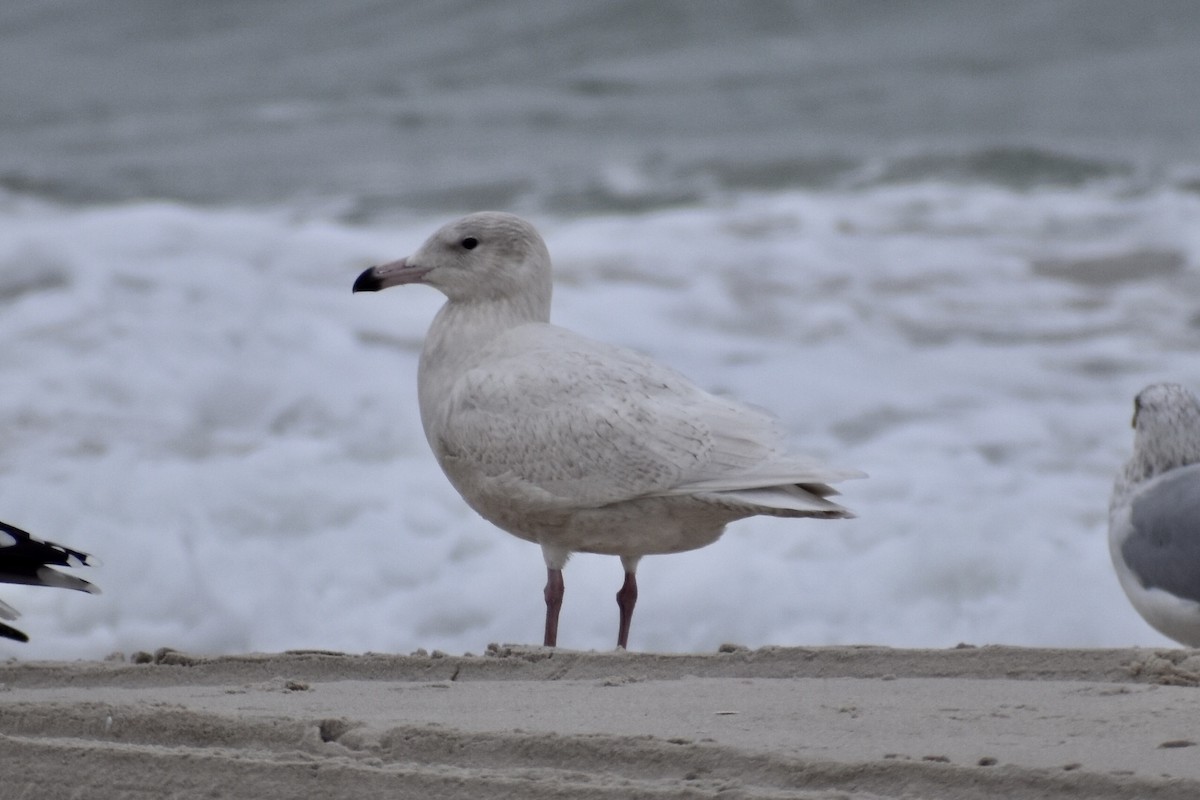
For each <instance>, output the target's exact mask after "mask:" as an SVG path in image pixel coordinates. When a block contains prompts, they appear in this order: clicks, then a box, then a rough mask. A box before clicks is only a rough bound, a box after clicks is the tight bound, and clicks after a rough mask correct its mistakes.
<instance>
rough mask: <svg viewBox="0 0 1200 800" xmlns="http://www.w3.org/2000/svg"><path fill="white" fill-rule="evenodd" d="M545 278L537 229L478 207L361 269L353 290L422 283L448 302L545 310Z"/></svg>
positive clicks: (547, 301) (547, 264) (544, 254)
mask: <svg viewBox="0 0 1200 800" xmlns="http://www.w3.org/2000/svg"><path fill="white" fill-rule="evenodd" d="M551 280H552V278H551V270H550V254H549V252H548V251H547V250H546V243H545V242H543V241H542V237H541V236H540V235H539V234H538V232H537V230H535V229H534V227H533V226H532V225H530V224H529V223H528V222H526V221H525V220H523V219H521V218H520V217H517V216H514V215H512V214H505V213H502V212H499V211H483V212H480V213H478V214H471V215H469V216H466V217H463V218H462V219H458V220H455V221H454V222H451V223H448V224H446V225H443V226H442V227H441V228H439V229H438V230H437V232H435V233H434V234H433V235H432V236H430V237H429V238H428V239H427V240H425V243H424V244H423V245H421V247H420V249H418V250H417V251H416V252H415V253H413V254H412V255H410V256H408V257H407V258H402V259H399V260H398V261H392V262H390V263H387V264H380V265H379V266H375V267H371V268H370V269H368V270H366V271H365V272H363V273H362V274H361V275H359V276H358V279H357V280H355V281H354V291H355V292H377V291H379V290H380V289H386V288H388V287H389V286H399V285H401V284H405V283H423V284H426V285H428V286H432V287H434V288H435V289H438V290H439V291H441V292H442V293H443V294H444V295H446V297H447V298H449V299H450V301H451V302H462V303H471V302H488V301H495V300H500V301H504V300H515V301H519V302H522V303H529V302H533V303H534V304H536V305H544V306H545V308H546V311H547V315H548V313H549V305H550V291H551Z"/></svg>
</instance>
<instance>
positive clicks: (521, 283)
mask: <svg viewBox="0 0 1200 800" xmlns="http://www.w3.org/2000/svg"><path fill="white" fill-rule="evenodd" d="M551 282H552V276H551V267H550V255H549V253H548V252H547V250H546V245H545V243H544V242H543V241H542V237H541V236H540V235H538V232H537V231H536V230H534V228H533V226H532V225H530V224H529V223H528V222H526V221H525V220H523V219H521V218H519V217H516V216H513V215H511V214H504V213H498V212H483V213H478V214H472V215H470V216H467V217H464V218H462V219H459V220H457V221H455V222H451V223H449V224H447V225H445V226H444V227H442V228H441V229H440V230H438V231H437V232H436V233H434V234H433V235H432V236H431V237H429V239H428V240H426V242H425V243H424V244H423V245H421V247H420V249H419V250H417V251H416V252H415V253H413V254H412V255H411V256H409V257H407V258H403V259H400V260H399V261H393V262H391V263H387V264H383V265H380V266H376V267H371V268H370V269H368V270H366V271H365V272H363V273H362V274H361V275H359V276H358V279H357V280H356V281H355V282H354V291H355V292H375V291H379V290H380V289H385V288H387V287H389V286H396V285H399V284H406V283H421V284H426V285H429V286H432V287H434V288H435V289H438V290H439V291H441V292H442V293H443V294H445V295H446V298H447V301H446V303H445V305H443V306H442V308H441V310H440V311H439V312H438V313H437V316H436V317H435V318H434V320H433V324H432V325H431V326H430V328H429V332H428V333H427V334H426V336H425V343H424V347H423V349H422V351H421V360H420V366H419V368H418V373H417V387H418V388H417V391H418V397H419V403H420V410H421V422H422V424H423V426H424V428H425V436H426V438H427V439H428V440H429V446H430V447H431V448H432V449H433V453H434V456H435V457H436V458H437V461H438V463H439V464H440V465H441V467H442V470H443V471H444V472H445V473H446V477H447V478H449V479H450V483H451V484H453V485H454V488H455V489H457V490H458V492H459V494H461V495H462V497H463V499H464V500H465V501H466V502H467V504H468V505H470V506H471V508H473V509H474V510H475V511H477V512H478V513H479V514H480V515H481V516H483V517H484V518H485V519H487V520H488V521H490V522H492V523H493V524H495V525H496V526H497V527H499V528H501V529H503V530H505V531H507V532H508V533H511V534H512V535H514V536H517V537H519V538H521V539H525V540H527V541H530V542H535V543H537V544H539V545H541V548H542V555H543V557H544V558H545V562H546V570H547V582H546V588H545V593H544V594H545V600H546V630H545V638H544V642H545V644H546V645H547V646H555V645H556V644H557V637H558V614H559V609H560V607H561V605H562V597H563V577H562V569H563V566H564V565H565V564H566V562H567V559H568V558H569V557H570V555H571V553H574V552H582V553H601V554H606V555H615V556H620V558H621V563H622V565H623V566H624V569H625V582H624V584H623V585H622V587H621V590H620V591H619V592H618V593H617V605H618V608H619V610H620V625H619V629H618V634H617V646H618V647H621V648H624V647H626V646H627V645H628V640H629V623H630V620H631V618H632V616H633V608H634V604H635V603H636V601H637V580H636V577H635V575H636V571H637V565H638V560H639V559H641V558H642V556H646V555H654V554H659V553H679V552H683V551H685V550H693V549H695V548H699V547H704V546H705V545H708V544H711V543H712V542H714V541H716V540H717V538H719V537H720V536H721V534H722V533H723V532H724V530H725V526H726V525H727V524H728V523H730V522H733V521H734V520H738V519H742V518H744V517H750V516H754V515H756V514H766V515H770V516H776V517H817V518H820V519H840V518H846V517H851V516H853V515H852V514H851V513H850V512H849V511H848V510H847V509H845V508H843V507H842V506H840V505H838V504H837V503H835V502H833V501H832V500H830V499H829V497H830V496H831V495H835V494H837V492H836V491H835V490H834V489H833V488H832V487H830V486H829V485H828V484H830V483H832V482H835V481H840V480H844V479H847V478H855V477H862V473H861V472H858V471H857V470H849V469H835V468H831V467H828V466H825V465H823V464H821V463H819V462H818V461H816V460H814V459H812V458H807V457H804V456H797V455H791V454H788V453H787V452H785V451H784V450H783V448H782V445H781V434H780V432H779V430H778V427H777V425H776V423H775V421H774V419H773V418H772V417H770V416H769V415H767V414H765V413H763V412H761V411H758V410H755V409H752V408H750V407H748V406H745V405H742V404H740V403H737V402H735V401H733V400H728V399H725V398H722V397H717V396H714V395H712V394H709V393H708V392H705V391H703V390H701V389H699V388H697V387H696V386H695V385H694V384H692V383H691V382H690V381H688V380H687V379H686V378H684V377H683V376H682V375H680V374H679V373H677V372H675V371H673V370H670V369H668V368H666V367H663V366H661V365H659V364H657V363H655V362H654V361H651V360H650V359H649V358H646V357H645V356H642V355H639V354H638V353H635V352H633V351H630V350H626V349H623V348H620V347H614V346H612V345H608V344H603V343H600V342H596V341H593V340H591V339H587V338H585V337H583V336H580V335H578V334H575V333H572V332H571V331H569V330H566V329H564V328H560V327H557V326H555V325H551V324H550V294H551Z"/></svg>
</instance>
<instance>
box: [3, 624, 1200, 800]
mask: <svg viewBox="0 0 1200 800" xmlns="http://www.w3.org/2000/svg"><path fill="white" fill-rule="evenodd" d="M723 650H724V652H719V653H713V654H707V655H661V654H649V653H623V652H606V653H605V652H602V653H595V652H589V653H583V652H574V651H565V650H548V649H544V648H540V647H518V646H507V645H500V646H495V645H492V646H489V648H488V649H487V651H486V652H484V653H481V654H479V655H467V656H448V655H445V654H442V653H438V652H436V651H435V652H434V653H431V654H426V653H424V652H419V653H417V654H414V655H410V656H390V655H376V654H366V655H343V654H338V653H324V652H294V653H283V654H262V655H259V654H254V655H245V656H223V657H213V658H204V657H196V656H191V655H187V654H184V653H179V652H175V651H170V650H163V651H159V652H158V653H157V654H154V655H153V656H151V655H150V654H143V655H141V656H140V659H141V660H145V661H147V663H131V662H129V661H119V660H113V661H104V662H87V661H81V662H21V661H9V662H7V663H5V664H2V665H0V776H3V780H0V798H9V797H13V798H24V797H37V798H59V797H64V798H65V797H87V798H93V797H96V798H143V797H146V798H149V797H155V798H161V797H172V798H190V797H206V798H218V797H255V798H261V799H262V800H270V799H271V798H289V799H290V798H295V797H313V796H324V795H330V796H336V797H354V798H360V797H403V796H411V797H431V798H483V797H487V798H509V797H511V798H535V799H536V798H550V797H564V796H570V797H572V798H593V797H595V798H638V797H654V798H668V797H672V798H673V797H687V798H704V797H714V798H715V797H721V798H756V797H763V798H768V797H769V798H805V799H806V800H808V799H812V800H816V799H817V798H820V800H832V798H844V799H847V800H866V799H867V798H900V797H921V798H955V799H956V800H961V799H963V798H983V797H1008V798H1034V797H1037V798H1058V797H1063V798H1065V797H1088V798H1128V797H1139V798H1141V797H1145V798H1181V799H1182V798H1189V800H1194V798H1196V797H1200V749H1198V747H1200V744H1198V743H1200V688H1197V687H1198V686H1200V651H1188V650H1152V649H1130V650H1055V649H1025V648H1008V647H980V648H974V647H971V648H957V649H953V650H940V651H934V650H896V649H889V648H879V647H822V648H775V647H772V648H763V649H760V650H746V649H744V648H737V647H726V648H723Z"/></svg>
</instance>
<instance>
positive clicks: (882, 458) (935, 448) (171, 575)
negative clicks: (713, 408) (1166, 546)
mask: <svg viewBox="0 0 1200 800" xmlns="http://www.w3.org/2000/svg"><path fill="white" fill-rule="evenodd" d="M443 221H444V219H443V218H441V217H438V218H417V217H405V218H401V219H396V220H393V221H392V222H391V223H389V225H387V226H386V227H384V226H382V225H377V226H374V227H363V226H357V227H356V226H349V225H345V224H341V223H338V222H334V221H330V220H328V219H323V218H317V217H311V216H310V217H296V216H294V215H289V214H287V213H284V212H282V211H278V210H269V209H268V210H232V209H225V210H205V209H198V208H194V207H187V206H181V205H171V204H151V203H142V204H130V205H120V206H110V207H91V208H77V207H62V206H55V205H49V204H45V203H41V202H35V201H29V200H27V199H22V198H17V197H9V198H6V199H5V200H4V202H3V205H2V206H0V231H3V235H2V236H0V337H2V339H3V341H4V342H5V347H3V348H0V376H2V379H3V385H4V391H3V392H0V518H3V519H5V520H6V521H9V522H11V523H13V524H16V525H19V526H22V527H25V528H27V529H28V530H30V531H32V532H34V533H35V534H37V535H41V536H44V537H46V538H50V539H53V540H57V541H61V542H63V543H66V544H70V545H71V546H74V547H78V548H80V549H83V550H87V551H89V552H92V553H94V554H96V555H98V556H99V557H100V558H101V560H102V562H103V566H101V567H100V568H98V569H95V570H91V571H90V572H91V573H92V574H89V575H87V576H86V577H88V578H89V579H92V580H94V581H95V582H96V583H98V584H99V585H100V586H101V587H102V589H103V590H104V594H102V595H100V596H98V597H92V596H86V595H82V594H76V593H70V592H61V591H50V590H45V589H38V588H29V587H3V588H2V589H0V591H2V592H3V597H4V598H5V599H6V600H7V601H9V602H10V603H12V604H13V605H15V606H17V607H18V608H19V609H21V610H22V611H23V612H24V617H23V619H22V620H21V622H22V624H23V626H24V627H25V629H26V630H28V631H29V632H30V633H31V635H32V636H33V642H32V643H31V644H30V645H28V646H24V647H20V648H17V647H16V646H15V645H13V646H11V647H10V646H9V645H5V646H4V647H6V648H7V649H9V650H10V651H11V652H13V653H14V654H17V655H20V656H22V657H30V658H32V657H97V656H102V655H104V654H105V653H107V652H109V651H111V650H123V651H131V650H134V649H152V648H155V647H159V646H163V645H169V646H174V647H179V648H183V649H188V650H193V651H202V652H235V651H246V650H280V649H284V648H299V647H321V648H332V649H343V650H350V651H363V650H387V651H407V650H411V649H414V648H416V647H418V646H424V647H430V648H433V647H437V648H441V649H444V650H448V651H468V650H470V651H476V652H478V651H479V650H481V649H482V648H483V647H484V646H485V645H486V644H487V643H488V642H490V641H499V640H503V641H522V642H533V641H536V640H538V639H539V638H540V626H541V617H542V613H543V609H542V601H541V591H540V589H541V585H542V582H543V580H544V570H543V565H542V560H541V557H540V555H539V553H538V551H537V549H536V548H534V547H532V546H530V545H528V544H527V543H524V542H520V541H518V540H516V539H513V538H511V537H508V536H507V535H505V534H503V533H501V532H499V531H497V530H495V529H494V528H492V527H491V526H490V525H488V524H487V523H486V522H483V521H482V520H480V519H478V518H477V517H475V515H474V514H473V513H472V512H470V511H469V510H468V509H467V508H466V507H465V506H464V505H463V503H462V502H461V500H459V498H458V497H457V495H456V494H455V492H454V491H453V489H451V487H450V486H449V485H448V484H447V483H446V481H445V479H444V478H443V477H442V476H441V474H440V472H439V471H438V469H437V466H436V464H435V463H434V461H433V458H432V456H430V455H429V454H428V452H427V446H426V443H425V441H424V437H423V435H422V433H421V427H420V422H419V419H418V415H417V408H416V402H415V383H416V358H417V353H418V350H419V346H420V341H421V338H422V336H423V334H424V331H425V328H426V327H427V325H428V323H429V321H430V319H431V317H432V315H433V313H434V310H435V309H436V308H437V306H438V305H439V303H440V296H438V295H436V293H434V292H433V291H431V290H426V289H422V288H419V287H408V288H405V289H397V290H392V291H389V292H386V293H382V294H380V295H372V296H362V295H359V296H352V295H351V293H350V285H351V283H352V281H353V278H354V276H355V275H356V274H357V272H358V271H359V270H361V269H362V268H363V267H365V266H366V265H368V264H370V263H374V262H377V261H380V260H383V259H387V258H392V257H396V256H400V255H404V254H406V253H408V252H410V251H411V250H412V249H414V248H415V247H416V246H417V245H418V244H419V243H420V242H421V241H422V240H423V239H424V237H425V236H426V235H427V234H428V233H430V232H431V231H432V230H433V228H434V227H436V225H438V224H440V223H441V222H443ZM535 221H536V222H537V223H538V225H539V227H540V228H541V229H542V230H543V232H544V234H545V235H546V238H547V240H548V243H549V245H550V248H551V252H552V254H553V255H554V257H555V261H556V264H557V269H558V287H557V289H556V304H555V320H556V321H557V322H559V323H560V324H564V325H567V326H570V327H572V328H575V329H577V330H580V331H582V332H584V333H587V334H589V335H593V336H596V337H599V338H603V339H606V340H610V341H615V342H618V343H621V344H625V345H629V346H633V347H636V348H638V349H640V350H643V351H645V352H649V353H651V354H652V355H654V356H655V357H656V358H659V359H661V360H663V361H665V362H666V363H669V364H671V365H672V366H675V367H676V368H678V369H681V370H682V371H683V372H685V373H686V374H689V375H690V376H691V377H693V378H694V379H696V380H697V381H698V382H700V383H701V384H702V385H705V386H708V387H711V388H714V389H717V390H720V391H728V392H730V393H732V394H736V395H737V396H739V397H741V398H743V399H746V400H748V401H751V402H754V403H757V404H760V405H763V406H766V407H768V408H770V409H772V410H774V411H775V412H776V413H777V414H779V416H780V417H781V418H782V420H783V422H784V424H785V426H786V427H787V428H788V429H789V430H790V431H792V432H793V433H794V435H795V439H796V443H797V446H798V447H799V448H802V449H804V450H807V451H809V452H813V453H815V454H817V455H821V456H823V457H825V458H827V459H829V460H831V461H834V462H836V463H839V464H844V465H847V466H855V467H860V468H863V469H865V470H867V471H868V472H869V473H870V474H871V478H870V479H869V480H866V481H857V482H852V483H848V484H846V485H844V487H843V489H844V494H845V501H846V503H847V504H848V505H849V506H850V507H852V508H854V509H855V510H856V511H857V512H858V513H859V515H860V518H859V519H857V520H854V521H851V522H846V523H817V522H804V521H800V522H796V521H781V520H771V519H755V520H747V521H743V522H740V523H737V524H735V525H734V526H732V527H731V529H730V531H729V532H728V533H727V534H726V536H725V538H724V539H722V540H721V541H720V542H718V543H717V544H715V545H713V546H712V547H709V548H707V549H705V550H701V551H698V552H694V553H688V554H682V555H677V556H672V557H670V558H648V559H645V561H644V562H643V565H642V568H641V570H640V572H639V574H640V576H641V578H642V580H641V582H640V584H641V588H642V593H641V598H640V600H639V606H638V613H637V617H636V620H635V624H634V629H633V634H632V641H631V644H632V646H633V647H635V648H638V649H658V650H711V649H712V648H714V647H715V646H716V645H717V644H719V643H720V642H723V641H730V640H732V641H738V642H742V643H745V644H748V645H759V644H764V643H776V644H827V643H850V642H869V643H879V644H888V645H904V646H947V645H953V644H954V643H956V642H958V641H970V642H975V643H987V642H1001V643H1008V644H1025V645H1050V644H1054V645H1070V646H1087V645H1097V646H1103V645H1125V644H1157V643H1161V642H1162V641H1163V640H1162V639H1161V638H1160V637H1158V636H1157V635H1156V634H1155V633H1154V632H1153V631H1151V630H1150V629H1149V628H1147V627H1146V626H1145V625H1144V624H1143V623H1142V622H1141V620H1140V619H1139V618H1138V617H1137V616H1136V614H1135V613H1134V612H1133V611H1132V609H1131V608H1130V607H1129V606H1128V604H1127V603H1126V601H1125V599H1124V597H1123V595H1122V594H1121V592H1120V589H1119V587H1118V585H1117V582H1116V579H1115V577H1114V576H1113V574H1112V571H1111V567H1110V565H1109V562H1108V554H1107V550H1106V541H1105V536H1104V530H1105V524H1106V519H1105V513H1106V507H1107V495H1108V490H1109V486H1110V484H1111V479H1112V475H1113V473H1114V472H1115V470H1116V469H1117V467H1118V465H1119V464H1120V463H1121V462H1122V461H1123V459H1124V458H1125V455H1126V453H1127V452H1128V449H1129V446H1130V438H1131V433H1130V431H1129V429H1128V427H1127V426H1128V420H1129V415H1130V410H1131V401H1132V397H1133V394H1134V393H1135V392H1136V391H1137V390H1138V389H1140V388H1141V387H1142V386H1143V385H1144V384H1146V383H1148V382H1151V381H1154V380H1163V379H1169V380H1176V381H1180V382H1183V383H1187V384H1190V385H1192V386H1200V366H1197V363H1196V360H1195V357H1194V351H1195V340H1196V335H1197V322H1196V307H1195V301H1194V298H1195V297H1197V296H1200V291H1198V290H1200V286H1198V283H1200V277H1198V274H1197V268H1196V264H1197V261H1198V254H1200V233H1197V231H1200V198H1198V197H1197V196H1196V195H1195V194H1194V193H1189V192H1187V191H1182V190H1178V189H1161V190H1155V191H1147V192H1142V193H1136V192H1129V191H1115V190H1112V189H1110V188H1107V187H1105V186H1104V185H1096V184H1089V185H1084V186H1079V187H1073V188H1054V189H1050V188H1047V189H1040V190H1032V191H1018V190H1015V189H1012V188H1004V187H997V186H978V185H974V186H968V185H955V184H947V183H938V182H923V183H915V184H904V185H883V186H874V187H868V188H862V189H858V190H846V191H831V190H826V191H813V192H804V193H797V192H792V193H778V194H756V195H745V196H738V197H730V198H726V199H725V200H724V201H722V202H721V203H718V204H713V205H711V206H709V207H706V208H694V209H680V210H671V211H660V212H654V213H648V214H642V215H625V216H607V217H589V218H574V219H554V218H547V217H541V218H537V219H536V220H535ZM566 582H567V594H566V602H565V605H564V609H563V619H562V628H561V632H562V635H561V642H562V644H563V645H564V646H566V647H573V648H608V647H611V646H612V642H613V641H614V637H615V630H616V608H615V603H614V602H613V601H612V595H613V593H615V591H616V589H617V588H618V586H619V582H620V567H619V564H618V562H617V561H616V560H615V559H611V558H602V557H596V556H578V557H576V558H575V559H574V560H573V561H572V562H571V564H570V566H569V567H568V570H567V573H566Z"/></svg>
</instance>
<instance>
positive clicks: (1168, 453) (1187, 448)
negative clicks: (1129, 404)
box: [1133, 383, 1200, 480]
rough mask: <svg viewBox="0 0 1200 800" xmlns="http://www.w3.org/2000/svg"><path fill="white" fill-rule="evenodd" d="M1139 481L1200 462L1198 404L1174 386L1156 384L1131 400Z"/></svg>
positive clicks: (1134, 456)
mask: <svg viewBox="0 0 1200 800" xmlns="http://www.w3.org/2000/svg"><path fill="white" fill-rule="evenodd" d="M1133 429H1134V439H1133V462H1136V464H1137V472H1138V473H1139V474H1138V475H1137V478H1138V479H1141V480H1145V479H1146V478H1151V477H1153V476H1155V475H1158V474H1160V473H1163V472H1166V471H1167V470H1170V469H1176V468H1177V467H1183V466H1186V465H1188V464H1194V463H1196V462H1200V402H1197V400H1196V396H1195V395H1194V394H1192V392H1191V391H1189V390H1188V389H1187V388H1186V387H1184V386H1180V385H1179V384H1177V383H1155V384H1151V385H1150V386H1147V387H1146V388H1145V389H1143V390H1142V391H1140V392H1138V395H1137V397H1136V398H1134V401H1133Z"/></svg>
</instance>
